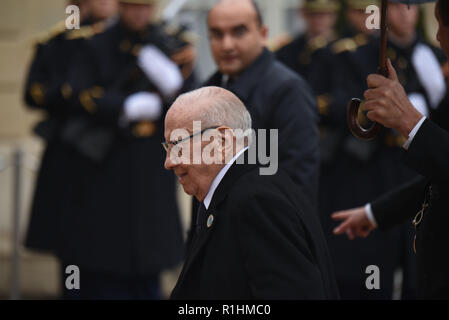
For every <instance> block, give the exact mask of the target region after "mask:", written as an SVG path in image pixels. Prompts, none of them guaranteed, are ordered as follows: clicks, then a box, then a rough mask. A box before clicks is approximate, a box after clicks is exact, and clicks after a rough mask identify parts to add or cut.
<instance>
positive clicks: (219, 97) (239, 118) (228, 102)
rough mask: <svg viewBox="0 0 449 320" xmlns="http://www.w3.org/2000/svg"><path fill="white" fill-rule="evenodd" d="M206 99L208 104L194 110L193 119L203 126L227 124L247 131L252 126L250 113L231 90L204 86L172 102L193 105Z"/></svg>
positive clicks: (232, 127)
mask: <svg viewBox="0 0 449 320" xmlns="http://www.w3.org/2000/svg"><path fill="white" fill-rule="evenodd" d="M203 99H207V100H209V101H210V102H211V104H210V106H207V107H201V108H199V109H196V108H195V109H194V110H195V116H194V118H195V120H196V121H201V125H202V127H203V128H208V127H214V126H227V127H229V128H231V129H234V130H236V129H241V130H243V131H244V132H247V131H248V132H249V130H251V127H252V121H251V115H250V114H249V112H248V109H246V107H245V105H244V104H243V102H242V101H241V100H240V99H239V98H238V97H237V96H236V95H235V94H233V93H232V92H230V91H228V90H225V89H223V88H219V87H204V88H200V89H197V90H194V91H191V92H188V93H185V94H183V95H181V96H179V97H178V99H176V101H175V103H174V104H178V103H180V104H183V105H195V103H197V102H198V101H200V100H203Z"/></svg>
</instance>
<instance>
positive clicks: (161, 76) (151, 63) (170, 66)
mask: <svg viewBox="0 0 449 320" xmlns="http://www.w3.org/2000/svg"><path fill="white" fill-rule="evenodd" d="M137 64H138V65H139V67H140V68H141V69H142V70H143V72H145V75H146V76H147V77H148V79H150V80H151V81H152V82H153V83H154V85H155V86H156V87H157V88H158V89H159V91H160V92H161V93H162V94H163V95H164V97H166V98H170V97H173V96H174V95H175V94H176V93H177V92H178V91H179V89H181V87H182V83H183V78H182V75H181V72H180V70H179V68H178V66H177V65H176V64H175V63H174V62H173V61H171V60H170V59H169V58H168V57H167V56H166V55H165V54H164V53H163V52H162V51H161V50H159V49H158V48H156V47H155V46H153V45H146V46H144V47H143V48H142V49H141V50H140V53H139V56H138V58H137Z"/></svg>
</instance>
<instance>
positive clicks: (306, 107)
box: [205, 49, 319, 201]
mask: <svg viewBox="0 0 449 320" xmlns="http://www.w3.org/2000/svg"><path fill="white" fill-rule="evenodd" d="M205 85H207V86H210V85H213V86H219V87H224V84H223V75H222V74H221V73H220V72H217V73H215V74H214V75H213V76H212V77H211V78H210V79H209V80H208V81H207V82H206V83H205ZM225 88H226V89H228V90H230V91H232V92H233V93H234V94H236V95H237V96H238V97H239V98H240V99H241V100H242V101H243V103H244V104H245V106H246V107H247V108H248V111H249V112H250V114H251V118H252V119H253V128H254V129H267V135H268V132H269V131H268V130H269V129H278V130H279V167H280V168H282V169H284V170H285V171H286V172H287V173H288V175H289V176H290V178H291V179H292V180H293V182H295V183H296V184H297V185H299V186H302V187H304V188H305V192H307V195H308V196H309V197H310V198H311V199H312V201H315V200H316V195H317V188H318V173H319V172H318V171H319V146H318V127H317V123H318V111H317V108H316V101H315V97H314V96H313V93H312V91H311V89H310V87H309V86H308V85H307V84H306V82H305V81H304V80H303V79H302V78H301V77H299V76H297V75H295V73H294V72H292V71H291V70H290V69H288V68H287V67H285V66H284V65H282V64H281V63H279V62H278V61H276V60H275V57H274V55H273V54H272V53H271V52H269V51H268V50H267V49H265V50H264V51H263V53H262V54H261V55H260V56H259V57H258V58H257V59H256V61H254V62H253V64H252V65H250V66H249V67H248V68H247V69H246V70H245V71H243V73H242V74H241V75H240V76H239V77H238V78H237V79H236V80H235V81H233V82H232V83H231V84H229V85H227V86H225Z"/></svg>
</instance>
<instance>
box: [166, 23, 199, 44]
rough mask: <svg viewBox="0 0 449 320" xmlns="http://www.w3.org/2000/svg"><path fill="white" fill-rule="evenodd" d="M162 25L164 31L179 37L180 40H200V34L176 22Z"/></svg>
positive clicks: (191, 42)
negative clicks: (175, 23)
mask: <svg viewBox="0 0 449 320" xmlns="http://www.w3.org/2000/svg"><path fill="white" fill-rule="evenodd" d="M161 27H162V31H163V32H164V33H165V34H166V35H168V36H170V37H174V38H178V39H179V40H181V41H183V42H185V43H189V44H195V43H196V42H197V41H198V38H199V37H198V35H197V34H196V33H194V32H192V31H189V30H186V29H184V28H181V27H179V26H177V25H174V24H164V25H163V26H162V25H161Z"/></svg>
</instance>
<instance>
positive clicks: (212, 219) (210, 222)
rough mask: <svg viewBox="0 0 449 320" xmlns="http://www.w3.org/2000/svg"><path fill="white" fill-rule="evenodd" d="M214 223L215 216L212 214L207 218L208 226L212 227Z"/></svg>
mask: <svg viewBox="0 0 449 320" xmlns="http://www.w3.org/2000/svg"><path fill="white" fill-rule="evenodd" d="M213 223H214V216H213V215H212V214H211V215H210V216H209V218H207V227H208V228H210V227H212V224H213Z"/></svg>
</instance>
